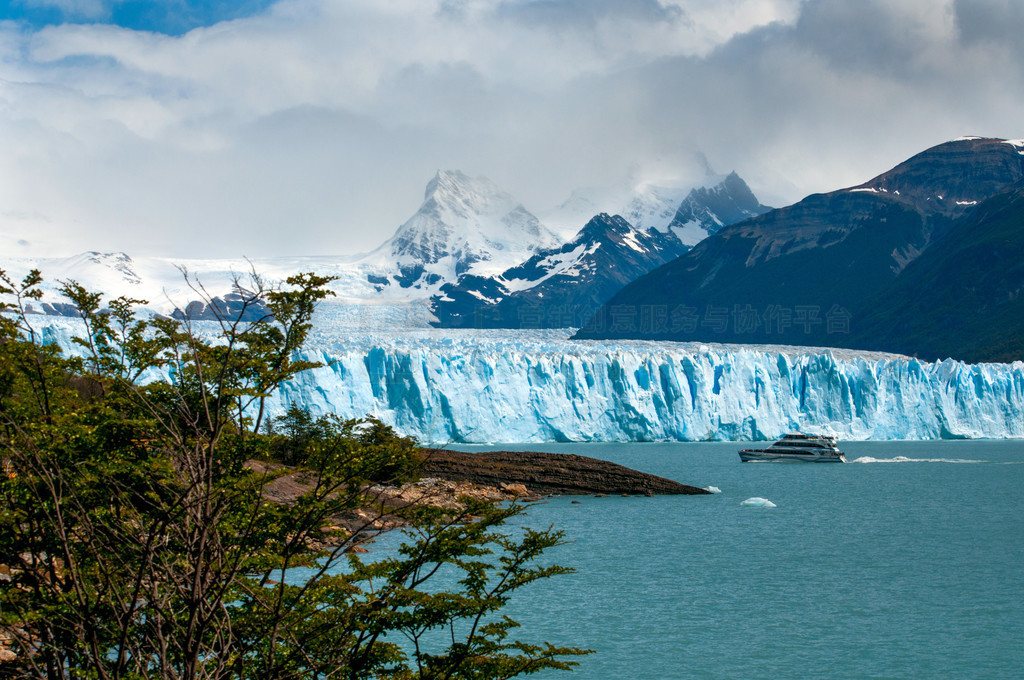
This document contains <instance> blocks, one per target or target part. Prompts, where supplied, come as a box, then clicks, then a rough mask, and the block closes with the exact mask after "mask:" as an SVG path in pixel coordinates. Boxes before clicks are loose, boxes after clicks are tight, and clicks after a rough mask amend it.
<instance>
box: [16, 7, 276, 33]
mask: <svg viewBox="0 0 1024 680" xmlns="http://www.w3.org/2000/svg"><path fill="white" fill-rule="evenodd" d="M272 2H273V0H7V2H5V3H3V4H2V5H0V20H13V21H18V22H24V23H25V24H27V25H28V26H31V27H32V28H36V29H38V28H42V27H43V26H48V25H59V24H64V23H103V24H113V25H116V26H122V27H124V28H130V29H133V30H138V31H152V32H156V33H164V34H166V35H181V34H183V33H187V32H188V31H190V30H192V29H193V28H198V27H201V26H212V25H214V24H217V23H219V22H221V21H228V20H231V19H239V18H242V17H247V16H251V15H253V14H257V13H259V12H260V11H262V10H263V9H265V8H266V7H267V6H268V5H270V4H272Z"/></svg>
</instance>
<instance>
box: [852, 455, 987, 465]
mask: <svg viewBox="0 0 1024 680" xmlns="http://www.w3.org/2000/svg"><path fill="white" fill-rule="evenodd" d="M850 462H851V463H988V462H989V461H987V460H970V459H967V458H907V457H906V456H896V457H895V458H872V457H871V456H861V457H860V458H857V459H855V460H851V461H850Z"/></svg>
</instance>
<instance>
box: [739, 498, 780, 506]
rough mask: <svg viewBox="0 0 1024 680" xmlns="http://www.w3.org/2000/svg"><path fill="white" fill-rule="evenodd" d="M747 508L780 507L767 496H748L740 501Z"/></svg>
mask: <svg viewBox="0 0 1024 680" xmlns="http://www.w3.org/2000/svg"><path fill="white" fill-rule="evenodd" d="M740 505H742V506H743V507H745V508H775V507H778V506H777V505H775V503H772V502H771V501H770V500H768V499H767V498H757V497H754V498H748V499H747V500H745V501H743V502H742V503H740Z"/></svg>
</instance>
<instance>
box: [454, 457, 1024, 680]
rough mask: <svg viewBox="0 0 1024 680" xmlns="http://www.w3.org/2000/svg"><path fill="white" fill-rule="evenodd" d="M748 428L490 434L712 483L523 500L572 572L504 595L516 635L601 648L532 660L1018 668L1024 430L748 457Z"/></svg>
mask: <svg viewBox="0 0 1024 680" xmlns="http://www.w3.org/2000/svg"><path fill="white" fill-rule="evenodd" d="M741 446H742V445H741V444H737V443H700V444H650V443H648V444H579V445H547V446H545V445H537V444H533V445H528V446H502V447H490V448H503V449H533V450H546V451H555V452H571V453H578V454H581V455H586V456H592V457H595V458H603V459H606V460H610V461H614V462H616V463H620V464H623V465H627V466H630V467H633V468H636V469H639V470H643V471H645V472H651V473H654V474H658V475H662V476H664V477H669V478H671V479H675V480H678V481H680V482H683V483H687V484H693V485H695V486H702V487H707V486H715V487H718V488H720V489H721V491H722V492H721V493H719V494H715V495H712V496H661V497H654V498H645V497H630V498H622V497H609V498H594V497H561V498H552V499H549V500H548V501H547V502H546V503H544V504H539V505H536V506H533V507H532V508H530V510H529V514H528V516H527V517H526V518H524V519H523V522H522V523H524V524H529V525H531V526H538V527H541V526H545V527H546V526H547V525H549V524H554V525H555V526H556V527H557V528H560V529H563V530H564V531H565V532H566V538H567V540H568V541H570V543H569V544H567V545H564V546H561V547H559V548H557V549H555V550H553V551H552V552H551V554H552V555H553V557H554V558H555V561H557V562H559V563H561V564H565V565H568V566H572V567H575V568H576V570H577V571H576V573H575V574H572V575H567V576H560V577H556V578H553V579H550V580H549V581H547V582H545V583H540V584H536V585H534V586H533V587H532V588H530V589H527V590H526V591H523V592H522V593H520V597H519V598H518V599H517V600H515V601H514V602H513V604H512V605H511V606H510V607H509V608H508V610H507V613H508V614H509V615H511V616H512V617H513V618H514V619H516V620H518V621H519V622H520V623H522V624H523V628H522V629H520V631H519V632H520V635H519V637H520V638H523V639H530V640H548V641H550V642H552V643H553V644H557V645H576V646H580V647H586V648H590V649H594V650H595V652H596V653H595V654H593V655H591V656H589V657H584V658H583V659H582V663H581V665H580V667H579V668H578V669H577V670H576V672H574V673H549V674H544V675H536V676H531V677H538V678H539V677H545V678H566V679H568V678H580V679H584V678H586V679H588V680H605V679H607V680H611V679H616V680H620V679H633V680H640V679H645V678H650V679H652V680H653V679H659V680H663V679H671V678H774V679H781V678H794V679H795V678H800V679H803V678H811V677H822V678H940V677H941V678H1015V679H1016V678H1020V677H1024V511H1022V503H1021V502H1022V497H1024V443H1022V442H1007V441H938V442H851V443H845V444H842V445H841V448H842V449H843V450H844V451H845V452H846V456H847V459H848V460H849V461H851V462H850V463H849V464H847V465H814V464H777V463H740V461H739V458H738V456H737V455H736V451H737V449H739V448H741ZM460 448H467V449H468V450H478V449H472V448H469V447H460ZM481 449H482V447H481ZM855 461H856V462H855ZM754 497H759V498H766V499H768V500H770V501H771V502H772V503H774V504H775V505H776V507H774V508H765V507H760V508H759V507H746V506H743V505H741V503H742V502H743V501H744V500H746V499H749V498H754ZM573 500H578V501H582V502H581V503H578V504H574V503H572V501H573Z"/></svg>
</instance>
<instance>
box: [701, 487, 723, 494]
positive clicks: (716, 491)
mask: <svg viewBox="0 0 1024 680" xmlns="http://www.w3.org/2000/svg"><path fill="white" fill-rule="evenodd" d="M704 490H705V491H710V492H711V493H722V490H721V489H719V488H718V487H717V486H705V487H704Z"/></svg>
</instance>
